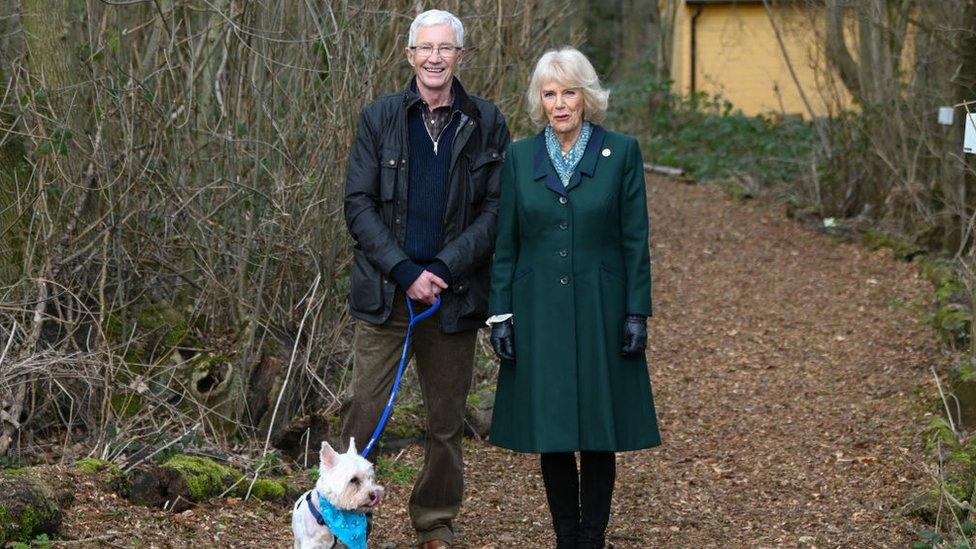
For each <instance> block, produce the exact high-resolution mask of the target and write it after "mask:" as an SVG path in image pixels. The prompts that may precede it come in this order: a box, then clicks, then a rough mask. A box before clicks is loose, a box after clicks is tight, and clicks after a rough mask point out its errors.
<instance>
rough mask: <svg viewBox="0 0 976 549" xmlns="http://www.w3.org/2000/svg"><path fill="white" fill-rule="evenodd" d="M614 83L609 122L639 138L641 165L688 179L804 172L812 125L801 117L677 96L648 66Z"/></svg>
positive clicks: (768, 179)
mask: <svg viewBox="0 0 976 549" xmlns="http://www.w3.org/2000/svg"><path fill="white" fill-rule="evenodd" d="M626 74H627V75H628V76H626V77H625V78H623V79H621V80H620V81H618V82H615V83H612V84H611V86H610V88H611V104H610V112H609V113H608V120H607V125H608V126H609V127H610V128H611V129H616V130H619V131H624V132H627V133H630V134H632V135H635V136H637V137H638V138H639V139H640V140H641V142H642V143H643V144H644V153H645V158H644V160H645V161H646V162H651V163H654V164H661V165H667V166H673V167H678V168H682V169H683V170H685V172H686V173H687V174H688V175H689V176H690V177H692V178H694V179H697V180H711V179H721V178H729V177H735V176H738V175H742V174H745V175H748V176H750V177H751V178H752V179H754V180H756V181H759V182H761V183H764V184H771V183H793V182H795V181H797V180H799V179H800V178H801V177H802V176H803V175H804V174H805V173H807V172H809V170H810V166H811V164H812V160H811V159H812V155H813V150H814V145H815V141H814V138H815V133H814V130H813V127H812V125H811V124H809V123H807V122H804V121H803V120H802V119H800V118H798V117H777V116H774V115H764V116H746V115H744V114H743V113H742V112H741V111H739V110H737V109H735V108H734V107H733V106H732V104H731V103H730V102H729V101H727V100H725V99H723V98H722V97H721V96H709V95H707V94H704V93H696V94H692V95H691V96H688V97H680V96H678V95H675V94H674V93H672V92H671V82H669V81H667V80H663V79H660V78H659V77H657V76H656V75H657V71H656V70H655V69H654V67H653V65H651V64H650V63H649V62H645V63H644V64H643V65H642V66H640V67H639V68H637V69H636V70H631V71H629V72H628V73H626Z"/></svg>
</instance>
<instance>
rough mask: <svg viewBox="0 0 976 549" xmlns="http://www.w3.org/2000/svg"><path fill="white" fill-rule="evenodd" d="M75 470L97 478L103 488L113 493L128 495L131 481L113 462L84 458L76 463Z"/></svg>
mask: <svg viewBox="0 0 976 549" xmlns="http://www.w3.org/2000/svg"><path fill="white" fill-rule="evenodd" d="M75 468H76V469H78V471H80V472H82V473H84V474H86V475H91V476H95V477H97V478H98V481H99V482H100V483H101V484H102V486H103V487H105V488H107V489H109V490H111V491H113V492H116V493H119V494H122V495H126V494H128V491H129V480H128V479H127V478H126V476H125V473H123V472H122V469H121V468H119V466H118V465H116V464H114V463H112V462H111V461H105V460H104V459H97V458H84V459H80V460H78V461H76V462H75Z"/></svg>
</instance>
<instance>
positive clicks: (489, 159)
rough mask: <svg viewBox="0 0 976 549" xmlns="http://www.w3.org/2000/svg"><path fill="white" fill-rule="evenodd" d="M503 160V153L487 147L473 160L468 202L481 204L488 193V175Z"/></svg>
mask: <svg viewBox="0 0 976 549" xmlns="http://www.w3.org/2000/svg"><path fill="white" fill-rule="evenodd" d="M501 161H502V154H501V153H499V152H498V150H497V149H493V148H487V149H485V150H484V151H482V152H481V153H480V154H478V155H477V156H475V157H474V159H472V162H471V178H470V179H469V181H468V184H469V185H470V189H469V190H468V202H470V203H471V204H481V203H482V202H483V201H484V199H485V195H487V194H488V176H489V175H490V174H491V172H492V169H493V168H495V167H497V166H498V165H499V163H500V162H501Z"/></svg>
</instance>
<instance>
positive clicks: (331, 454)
mask: <svg viewBox="0 0 976 549" xmlns="http://www.w3.org/2000/svg"><path fill="white" fill-rule="evenodd" d="M315 487H316V489H318V491H319V493H320V494H322V495H323V496H325V498H326V499H328V500H329V502H330V503H332V505H334V506H336V507H337V508H339V509H346V510H350V511H368V510H369V509H372V508H374V507H376V506H377V505H379V504H380V500H381V499H382V498H383V487H382V486H380V485H378V484H376V480H375V475H374V473H373V464H372V463H370V462H368V461H366V458H364V457H362V456H360V455H359V452H358V451H357V450H356V441H355V440H354V439H349V449H348V450H346V453H344V454H340V453H338V452H336V451H335V450H333V449H332V446H329V443H328V442H325V441H323V442H322V450H321V451H320V452H319V480H318V482H316V483H315Z"/></svg>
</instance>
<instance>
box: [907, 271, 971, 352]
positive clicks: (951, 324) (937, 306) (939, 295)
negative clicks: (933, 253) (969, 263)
mask: <svg viewBox="0 0 976 549" xmlns="http://www.w3.org/2000/svg"><path fill="white" fill-rule="evenodd" d="M920 273H921V275H922V277H923V278H926V279H928V280H929V281H930V282H931V283H932V285H933V286H934V287H935V300H934V303H933V306H932V310H931V311H930V312H929V313H928V314H926V316H925V321H926V322H928V323H929V324H931V325H932V327H933V328H935V331H936V334H938V336H939V338H940V339H942V340H943V341H944V342H946V343H948V344H949V345H951V346H953V347H956V348H963V347H966V346H968V345H969V343H970V338H971V331H972V323H973V309H972V295H971V294H970V292H969V290H968V289H967V288H966V285H965V284H964V283H963V281H962V280H963V278H962V277H963V274H962V273H960V272H959V271H958V269H957V267H956V266H955V265H954V264H953V263H952V262H950V261H948V260H946V259H930V258H925V259H922V260H921V261H920Z"/></svg>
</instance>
